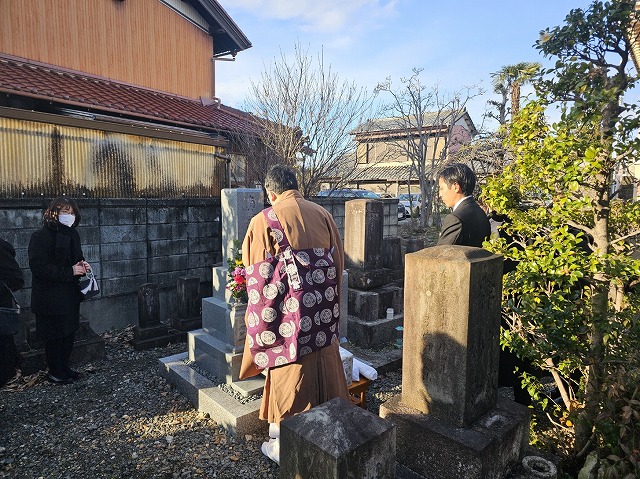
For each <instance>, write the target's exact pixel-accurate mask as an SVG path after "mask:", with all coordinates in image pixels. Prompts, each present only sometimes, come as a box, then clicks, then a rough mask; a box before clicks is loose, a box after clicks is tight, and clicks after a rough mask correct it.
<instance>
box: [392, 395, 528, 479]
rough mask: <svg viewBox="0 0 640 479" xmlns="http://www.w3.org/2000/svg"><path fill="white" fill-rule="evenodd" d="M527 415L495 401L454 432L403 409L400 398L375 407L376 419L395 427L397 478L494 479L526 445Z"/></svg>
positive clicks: (518, 406) (511, 466) (448, 426)
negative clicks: (378, 417)
mask: <svg viewBox="0 0 640 479" xmlns="http://www.w3.org/2000/svg"><path fill="white" fill-rule="evenodd" d="M529 415H530V413H529V410H528V409H527V407H525V406H522V405H521V404H518V403H516V402H513V401H509V400H508V399H502V398H500V399H499V400H498V402H497V404H496V406H495V407H493V408H491V409H490V410H489V411H488V412H487V413H485V414H483V415H482V416H480V417H479V418H478V419H477V420H476V421H474V422H473V423H472V424H471V425H470V426H467V427H457V426H454V425H452V424H450V423H448V422H446V421H442V420H439V419H437V418H435V417H433V416H432V415H430V414H423V413H421V412H420V411H418V410H416V409H413V408H411V407H409V406H406V405H404V404H403V403H402V401H401V395H398V396H395V397H393V398H391V399H390V400H389V401H387V402H385V403H383V404H381V405H380V417H381V418H383V419H389V420H391V421H392V422H393V423H394V424H395V425H396V427H397V436H398V444H402V447H400V448H398V451H397V461H398V463H399V466H398V468H397V470H396V472H397V475H396V477H398V478H401V479H405V478H409V479H427V478H428V479H445V478H451V477H456V478H458V479H500V478H502V477H504V475H505V471H510V470H513V469H514V468H515V467H517V465H518V463H519V461H520V457H521V456H522V454H523V452H524V450H525V448H526V446H527V445H528V443H529ZM418 438H419V439H418Z"/></svg>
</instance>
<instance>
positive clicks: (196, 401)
mask: <svg viewBox="0 0 640 479" xmlns="http://www.w3.org/2000/svg"><path fill="white" fill-rule="evenodd" d="M186 358H187V353H186V352H185V353H180V354H176V355H173V356H168V357H165V358H160V360H159V362H160V374H161V375H162V376H163V377H164V378H165V379H166V380H167V381H168V382H170V383H171V384H173V385H174V386H175V387H176V388H177V389H178V391H180V392H181V393H182V394H183V395H184V396H185V397H186V398H187V399H188V400H189V401H190V402H191V404H193V406H194V407H195V408H196V409H197V410H198V411H202V412H206V413H209V415H210V416H211V417H212V418H214V419H215V420H216V422H217V423H218V424H220V425H221V426H222V427H224V428H225V429H226V430H227V431H229V432H230V433H231V434H234V435H236V436H240V437H242V436H244V435H245V434H262V435H266V434H267V430H268V424H267V422H266V421H262V420H260V419H259V418H258V414H259V411H260V401H261V400H260V399H254V400H253V401H249V402H248V403H246V404H242V403H240V402H239V401H238V400H237V399H235V398H234V397H233V396H231V395H229V394H227V393H226V392H224V391H223V390H221V389H220V388H218V387H216V386H215V385H214V383H213V382H211V381H210V380H208V379H207V378H205V377H204V376H202V375H201V374H198V373H197V372H196V371H194V369H193V368H191V367H189V366H188V365H187V364H185V362H184V360H185V359H186Z"/></svg>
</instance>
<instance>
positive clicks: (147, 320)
mask: <svg viewBox="0 0 640 479" xmlns="http://www.w3.org/2000/svg"><path fill="white" fill-rule="evenodd" d="M158 324H160V297H159V295H158V285H157V284H155V283H145V284H143V285H141V286H140V287H139V288H138V326H140V327H141V328H148V327H151V326H157V325H158Z"/></svg>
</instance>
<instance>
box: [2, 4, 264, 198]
mask: <svg viewBox="0 0 640 479" xmlns="http://www.w3.org/2000/svg"><path fill="white" fill-rule="evenodd" d="M80 19H81V20H82V21H80ZM141 19H144V21H142V20H141ZM250 47H251V43H250V42H249V40H248V39H247V38H246V36H245V35H244V34H243V33H242V31H241V30H240V29H239V28H238V26H237V25H236V24H235V23H234V22H233V20H232V19H231V18H230V17H229V16H228V15H227V13H226V12H225V11H224V9H223V8H222V7H221V6H220V5H219V4H218V2H217V1H215V0H187V1H182V0H137V1H135V2H133V1H103V0H66V1H64V2H54V1H45V2H6V3H5V4H3V15H2V17H1V18H0V144H2V145H4V146H3V147H0V174H1V175H2V177H3V182H2V185H1V186H0V196H4V197H16V196H19V197H24V196H40V195H49V196H52V195H57V194H61V193H65V194H70V195H80V194H82V195H84V196H89V197H91V196H96V197H103V196H108V197H129V196H132V197H139V196H153V197H157V196H165V197H185V196H218V195H219V191H220V188H222V187H224V186H225V185H227V184H228V183H229V182H230V177H232V174H231V173H232V172H233V171H234V170H238V171H242V170H243V168H238V166H237V165H234V164H232V163H233V162H232V159H233V160H234V162H235V161H236V160H237V161H238V162H239V163H241V162H242V161H243V160H244V159H243V158H242V157H239V156H237V155H234V154H233V153H234V152H233V151H232V150H233V144H232V139H233V138H234V136H237V135H249V136H255V134H256V126H255V123H254V122H253V121H252V118H251V116H250V115H248V114H246V113H244V112H241V111H239V110H236V109H233V108H229V107H226V106H224V105H223V104H222V103H221V101H220V99H218V98H217V97H216V91H215V67H216V63H217V62H216V61H215V60H216V59H218V58H220V57H222V56H227V57H230V58H235V56H236V55H237V54H238V53H239V52H241V51H243V50H245V49H247V48H250ZM52 152H54V153H55V155H54V156H55V157H54V158H52V157H51V155H52V154H54V153H52ZM105 152H108V155H109V156H108V158H105V157H103V156H101V155H104V154H105ZM52 165H56V166H55V167H54V166H52ZM123 172H127V174H126V175H125V174H123ZM242 179H243V178H240V180H242Z"/></svg>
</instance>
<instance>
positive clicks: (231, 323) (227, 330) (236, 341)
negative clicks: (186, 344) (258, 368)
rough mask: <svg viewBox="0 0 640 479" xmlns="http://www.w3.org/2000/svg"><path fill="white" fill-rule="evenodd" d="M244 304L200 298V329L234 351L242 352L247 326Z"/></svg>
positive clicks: (245, 306)
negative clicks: (229, 345) (231, 346)
mask: <svg viewBox="0 0 640 479" xmlns="http://www.w3.org/2000/svg"><path fill="white" fill-rule="evenodd" d="M246 309H247V305H246V304H240V303H236V304H233V303H232V304H230V303H227V302H225V301H222V300H220V299H218V298H215V297H211V298H203V299H202V329H204V330H205V331H206V332H207V333H209V334H210V335H212V336H215V337H216V338H217V339H219V340H220V341H222V342H223V343H226V344H231V345H233V347H234V349H235V351H239V352H242V350H243V349H244V338H245V336H246V335H247V327H246V325H245V322H244V315H245V312H246Z"/></svg>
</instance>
